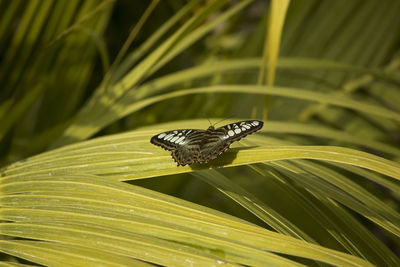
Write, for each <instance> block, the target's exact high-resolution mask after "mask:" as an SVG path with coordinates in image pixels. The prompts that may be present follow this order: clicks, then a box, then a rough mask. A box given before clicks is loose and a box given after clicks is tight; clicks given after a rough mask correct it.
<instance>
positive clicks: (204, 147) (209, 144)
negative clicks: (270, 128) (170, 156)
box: [198, 120, 264, 163]
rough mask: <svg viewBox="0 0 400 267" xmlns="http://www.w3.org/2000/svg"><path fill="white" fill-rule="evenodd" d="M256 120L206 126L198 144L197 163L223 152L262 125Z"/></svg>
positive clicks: (213, 157) (206, 160) (204, 161)
mask: <svg viewBox="0 0 400 267" xmlns="http://www.w3.org/2000/svg"><path fill="white" fill-rule="evenodd" d="M263 125H264V123H263V122H262V121H258V120H249V121H239V122H235V123H231V124H227V125H225V126H222V127H220V128H217V129H214V127H210V128H208V130H207V131H206V133H205V134H204V139H203V142H202V143H201V145H200V155H199V157H198V162H199V163H206V162H208V161H210V160H212V159H215V158H217V157H218V156H219V155H221V154H222V153H224V152H225V151H226V150H227V149H228V148H229V146H230V145H231V144H232V143H233V142H236V141H239V140H240V139H242V138H243V137H245V136H247V135H249V134H252V133H254V132H256V131H258V130H260V129H261V128H262V127H263Z"/></svg>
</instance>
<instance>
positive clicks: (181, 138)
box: [175, 136, 185, 145]
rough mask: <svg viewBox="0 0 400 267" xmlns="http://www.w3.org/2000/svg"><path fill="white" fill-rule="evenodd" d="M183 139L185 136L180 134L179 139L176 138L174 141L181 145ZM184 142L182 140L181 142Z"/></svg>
mask: <svg viewBox="0 0 400 267" xmlns="http://www.w3.org/2000/svg"><path fill="white" fill-rule="evenodd" d="M183 140H185V137H184V136H181V137H179V139H178V140H176V141H175V143H177V144H180V145H181V143H182V141H183ZM183 143H184V142H183Z"/></svg>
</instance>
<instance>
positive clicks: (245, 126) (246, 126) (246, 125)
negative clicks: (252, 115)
mask: <svg viewBox="0 0 400 267" xmlns="http://www.w3.org/2000/svg"><path fill="white" fill-rule="evenodd" d="M243 127H244V128H246V129H247V130H248V129H250V128H251V126H250V125H248V124H245V125H243Z"/></svg>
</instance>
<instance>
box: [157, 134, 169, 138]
mask: <svg viewBox="0 0 400 267" xmlns="http://www.w3.org/2000/svg"><path fill="white" fill-rule="evenodd" d="M166 135H167V134H166V133H160V134H159V135H158V136H157V137H158V139H162V138H163V137H164V136H166Z"/></svg>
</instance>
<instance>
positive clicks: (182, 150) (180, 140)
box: [150, 129, 206, 166]
mask: <svg viewBox="0 0 400 267" xmlns="http://www.w3.org/2000/svg"><path fill="white" fill-rule="evenodd" d="M205 132H206V131H204V130H194V129H182V130H174V131H168V132H164V133H160V134H157V135H155V136H153V137H152V138H151V140H150V142H151V143H152V144H154V145H156V146H160V147H162V148H163V149H165V150H168V151H171V156H172V158H173V159H174V161H175V162H176V163H177V164H178V166H179V165H181V166H185V165H187V164H189V165H190V164H192V163H195V162H198V157H199V153H200V147H199V143H200V141H201V140H202V137H203V135H204V133H205ZM199 140H200V141H199Z"/></svg>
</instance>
